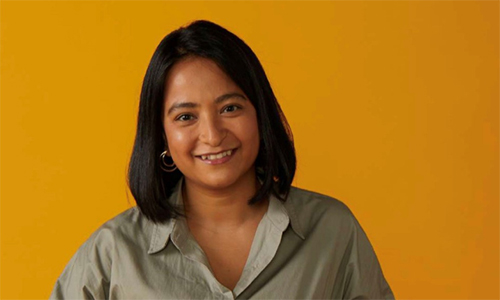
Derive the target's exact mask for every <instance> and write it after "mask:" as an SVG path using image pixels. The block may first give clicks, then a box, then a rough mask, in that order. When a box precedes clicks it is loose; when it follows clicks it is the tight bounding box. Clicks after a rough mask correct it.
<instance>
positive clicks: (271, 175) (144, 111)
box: [127, 20, 297, 223]
mask: <svg viewBox="0 0 500 300" xmlns="http://www.w3.org/2000/svg"><path fill="white" fill-rule="evenodd" d="M188 55H190V56H199V57H204V58H208V59H211V60H212V61H214V62H215V63H216V64H217V65H218V66H219V67H220V68H221V69H222V70H223V71H224V72H225V73H226V74H227V75H228V76H229V77H230V78H231V79H232V80H233V81H234V82H235V83H236V84H237V85H238V86H239V87H240V88H241V89H242V90H243V92H244V93H245V94H246V95H247V96H248V98H249V99H250V101H251V102H252V104H253V106H254V107H255V110H256V112H257V122H258V126H259V135H260V149H259V154H258V155H257V159H256V161H255V167H256V174H257V176H258V178H259V179H260V180H261V181H262V186H261V188H260V189H259V190H258V191H257V193H256V194H255V195H254V196H253V197H252V198H251V199H250V200H249V202H248V203H249V204H255V203H257V202H259V201H261V200H263V199H265V198H267V197H268V196H269V195H270V193H273V194H274V195H275V196H276V197H277V198H278V199H280V200H281V201H286V198H287V196H288V193H289V191H290V186H291V184H292V181H293V177H294V175H295V169H296V164H297V162H296V157H295V148H294V144H293V136H292V132H291V129H290V126H289V125H288V122H287V121H286V118H285V116H284V114H283V112H282V110H281V108H280V106H279V104H278V102H277V100H276V97H275V96H274V93H273V90H272V88H271V85H270V84H269V81H268V79H267V77H266V74H265V72H264V69H263V68H262V65H261V64H260V62H259V60H258V58H257V56H256V55H255V54H254V53H253V51H252V50H251V49H250V47H248V46H247V45H246V44H245V42H243V41H242V40H241V39H240V38H238V37H237V36H236V35H234V34H233V33H231V32H229V31H228V30H226V29H224V28H223V27H221V26H219V25H217V24H214V23H212V22H209V21H205V20H198V21H195V22H193V23H191V24H189V25H188V26H186V27H181V28H179V29H177V30H175V31H173V32H171V33H169V34H168V35H167V36H165V37H164V38H163V40H162V41H161V42H160V44H159V45H158V47H157V48H156V50H155V52H154V54H153V57H152V58H151V62H150V63H149V66H148V69H147V71H146V75H145V77H144V82H143V85H142V91H141V97H140V104H139V115H138V118H137V134H136V137H135V143H134V148H133V152H132V157H131V159H130V164H129V169H128V178H127V179H128V186H129V188H130V191H131V192H132V195H133V196H134V198H135V201H136V202H137V206H138V207H139V208H140V210H141V212H142V213H143V214H144V215H145V216H146V217H147V218H148V219H150V220H151V221H153V222H155V223H158V222H164V221H167V220H168V219H170V218H176V217H177V216H180V215H183V213H182V212H181V211H179V209H178V208H177V207H173V206H172V205H171V204H170V203H169V202H168V201H167V199H168V197H169V196H170V195H171V193H172V188H173V187H174V186H175V185H176V184H177V183H178V181H179V179H180V178H181V177H182V176H183V175H182V173H181V172H180V171H179V170H178V169H177V170H176V171H174V172H171V173H169V172H165V171H163V170H162V169H161V167H160V154H161V153H162V152H163V151H164V150H165V149H166V146H167V145H166V140H165V138H164V137H165V132H164V128H163V124H162V111H163V104H164V89H165V80H166V75H167V72H168V71H169V70H170V68H171V67H172V66H173V65H174V64H175V63H176V62H178V61H179V60H180V59H182V58H183V57H186V56H188ZM280 194H281V195H283V197H282V196H280Z"/></svg>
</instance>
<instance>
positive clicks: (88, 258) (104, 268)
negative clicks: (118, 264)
mask: <svg viewBox="0 0 500 300" xmlns="http://www.w3.org/2000/svg"><path fill="white" fill-rule="evenodd" d="M105 235H106V234H104V233H103V232H96V233H94V234H93V235H92V236H91V237H90V238H89V239H88V240H87V241H86V242H85V243H84V244H83V245H82V246H81V247H80V248H79V249H78V251H77V252H76V253H75V254H74V255H73V257H72V258H71V260H70V261H69V262H68V264H67V265H66V267H65V268H64V270H63V272H62V274H61V275H60V276H59V278H58V279H57V281H56V284H55V286H54V288H53V290H52V293H51V295H50V297H49V299H108V296H109V283H110V280H109V270H110V266H111V263H110V262H111V261H110V259H109V255H107V254H106V252H107V248H108V247H107V246H106V244H107V241H106V237H105Z"/></svg>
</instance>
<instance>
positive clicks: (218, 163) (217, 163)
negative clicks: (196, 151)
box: [198, 149, 236, 165]
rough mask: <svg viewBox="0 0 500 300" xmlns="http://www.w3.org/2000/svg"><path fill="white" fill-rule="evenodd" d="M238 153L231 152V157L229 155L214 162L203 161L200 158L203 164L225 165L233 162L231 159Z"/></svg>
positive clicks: (234, 150)
mask: <svg viewBox="0 0 500 300" xmlns="http://www.w3.org/2000/svg"><path fill="white" fill-rule="evenodd" d="M235 152H236V149H233V151H231V155H227V156H224V157H222V158H219V159H214V160H208V159H207V160H203V159H201V157H198V158H199V159H200V160H201V161H202V162H204V163H206V164H207V165H220V164H223V163H225V162H228V161H229V160H231V158H232V157H233V155H234V153H235Z"/></svg>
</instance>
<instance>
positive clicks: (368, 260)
mask: <svg viewBox="0 0 500 300" xmlns="http://www.w3.org/2000/svg"><path fill="white" fill-rule="evenodd" d="M351 217H352V221H353V224H354V230H353V231H352V234H351V239H350V241H349V245H348V248H347V249H348V250H347V251H349V252H350V255H349V261H348V263H347V269H346V277H345V279H346V281H345V285H344V291H343V297H342V299H395V298H394V294H393V292H392V290H391V288H390V287H389V284H388V283H387V281H386V279H385V277H384V274H383V272H382V268H381V267H380V263H379V261H378V258H377V255H376V254H375V251H374V249H373V247H372V245H371V243H370V241H369V240H368V237H367V235H366V233H365V231H364V230H363V228H362V227H361V225H360V224H359V222H358V221H357V219H356V218H355V217H354V215H351Z"/></svg>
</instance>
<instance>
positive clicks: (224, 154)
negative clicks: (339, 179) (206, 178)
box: [201, 150, 233, 160]
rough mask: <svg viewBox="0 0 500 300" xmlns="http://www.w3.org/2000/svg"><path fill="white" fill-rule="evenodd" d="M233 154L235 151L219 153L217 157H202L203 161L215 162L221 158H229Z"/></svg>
mask: <svg viewBox="0 0 500 300" xmlns="http://www.w3.org/2000/svg"><path fill="white" fill-rule="evenodd" d="M232 152H233V150H228V151H226V152H222V153H219V154H217V155H202V156H201V159H203V160H207V159H208V160H214V159H220V158H223V157H224V156H228V155H231V153H232Z"/></svg>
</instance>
